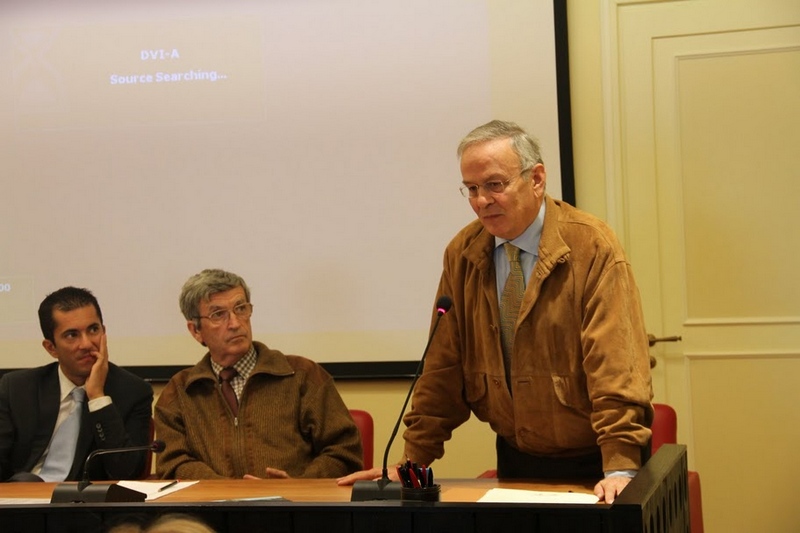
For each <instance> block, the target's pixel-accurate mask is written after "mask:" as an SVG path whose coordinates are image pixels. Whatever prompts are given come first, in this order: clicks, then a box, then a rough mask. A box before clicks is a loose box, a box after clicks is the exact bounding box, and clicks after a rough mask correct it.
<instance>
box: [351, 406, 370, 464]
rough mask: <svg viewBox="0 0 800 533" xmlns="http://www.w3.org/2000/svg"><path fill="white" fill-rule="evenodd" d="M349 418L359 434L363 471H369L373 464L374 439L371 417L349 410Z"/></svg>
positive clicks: (358, 410) (365, 413)
mask: <svg viewBox="0 0 800 533" xmlns="http://www.w3.org/2000/svg"><path fill="white" fill-rule="evenodd" d="M350 416H352V417H353V422H355V423H356V426H358V432H359V433H360V434H361V447H362V448H363V450H364V470H369V469H370V468H372V465H373V463H374V458H373V455H374V442H373V441H374V438H375V437H374V433H375V427H374V424H373V422H372V415H370V414H369V413H368V412H367V411H362V410H360V409H350Z"/></svg>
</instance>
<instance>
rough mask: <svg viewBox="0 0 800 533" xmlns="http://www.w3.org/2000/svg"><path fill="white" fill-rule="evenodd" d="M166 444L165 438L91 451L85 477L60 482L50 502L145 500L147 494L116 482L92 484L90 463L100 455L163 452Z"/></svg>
mask: <svg viewBox="0 0 800 533" xmlns="http://www.w3.org/2000/svg"><path fill="white" fill-rule="evenodd" d="M165 447H166V445H165V444H164V441H163V440H154V441H153V442H151V443H150V444H148V445H146V446H127V447H124V448H103V449H100V450H94V451H93V452H91V453H90V454H89V455H88V457H86V461H84V463H83V479H81V481H80V482H78V484H77V485H76V484H74V483H59V484H58V485H56V488H55V489H54V490H53V496H52V498H51V500H50V503H86V502H143V501H144V499H145V497H146V496H147V495H146V494H144V493H142V492H139V491H136V490H131V489H128V488H125V487H120V486H119V485H117V484H116V483H112V484H102V485H92V482H91V481H90V480H89V464H90V463H91V462H92V460H93V459H94V458H95V457H97V456H98V455H106V454H116V453H128V452H144V451H149V452H153V453H159V452H163V451H164V448H165Z"/></svg>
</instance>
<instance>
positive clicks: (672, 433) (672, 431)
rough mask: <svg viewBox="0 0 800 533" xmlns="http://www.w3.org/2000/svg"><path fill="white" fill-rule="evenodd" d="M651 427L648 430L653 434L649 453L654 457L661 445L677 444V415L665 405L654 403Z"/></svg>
mask: <svg viewBox="0 0 800 533" xmlns="http://www.w3.org/2000/svg"><path fill="white" fill-rule="evenodd" d="M653 409H654V410H655V416H654V417H653V425H652V426H651V427H650V430H651V431H652V432H653V437H652V440H651V441H650V453H651V454H652V455H655V454H656V452H657V451H658V449H659V448H660V447H661V445H662V444H677V443H678V415H677V414H676V413H675V409H673V408H672V407H670V406H669V405H667V404H665V403H654V404H653Z"/></svg>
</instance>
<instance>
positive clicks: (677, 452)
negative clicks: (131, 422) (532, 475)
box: [0, 445, 689, 533]
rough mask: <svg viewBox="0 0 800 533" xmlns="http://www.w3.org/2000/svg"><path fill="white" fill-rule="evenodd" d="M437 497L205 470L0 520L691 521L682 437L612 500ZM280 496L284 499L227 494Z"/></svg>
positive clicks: (280, 525) (457, 527) (591, 525)
mask: <svg viewBox="0 0 800 533" xmlns="http://www.w3.org/2000/svg"><path fill="white" fill-rule="evenodd" d="M439 483H440V484H441V486H442V493H441V501H440V502H437V503H407V502H399V501H374V502H350V492H351V488H350V487H339V486H337V485H336V483H335V481H334V480H331V479H289V480H279V479H269V480H204V481H200V482H199V483H197V484H195V485H193V486H191V487H188V488H186V489H184V490H181V491H179V492H175V493H173V494H169V495H167V496H164V497H163V498H160V499H158V500H156V501H153V502H146V503H91V504H89V503H84V504H45V505H30V504H28V505H20V504H10V505H9V504H6V505H2V506H0V530H2V531H3V532H4V533H16V532H40V531H41V532H48V533H50V532H59V533H60V532H73V531H75V532H78V531H80V532H81V533H84V532H92V531H102V530H103V528H102V526H103V524H104V523H107V522H108V521H109V520H111V519H113V518H115V517H119V516H120V515H124V514H136V513H140V514H146V515H152V516H155V515H158V514H162V513H168V512H170V513H172V512H182V513H189V514H192V515H195V516H198V517H200V518H202V519H203V520H205V521H206V522H208V523H209V524H210V525H211V526H212V527H214V528H215V529H216V530H217V531H218V532H220V533H227V532H238V531H247V532H251V531H252V532H261V531H264V532H266V531H269V532H287V533H294V532H307V531H324V532H325V533H339V532H342V533H361V532H370V533H372V532H387V533H394V532H415V533H417V532H437V533H438V532H448V531H453V532H459V533H461V532H466V533H469V532H482V531H509V532H510V531H515V532H516V531H529V532H553V531H570V532H584V531H585V532H597V533H612V532H617V531H624V532H644V533H662V532H664V533H666V532H670V533H672V532H679V531H681V532H684V531H688V530H689V510H688V509H689V507H688V489H687V461H686V447H685V446H679V445H664V446H662V447H661V448H660V449H659V451H658V453H657V454H656V455H654V456H653V457H652V458H651V459H650V461H649V462H648V463H647V464H646V465H645V467H644V468H642V470H641V471H640V472H639V474H638V475H637V476H636V477H635V478H634V479H633V480H632V481H631V483H630V484H629V485H628V487H627V488H626V489H625V490H624V491H623V492H622V494H620V495H619V497H618V498H617V500H616V501H615V502H614V504H613V505H606V504H596V505H571V504H558V505H554V504H520V503H514V504H505V503H475V502H476V500H478V499H479V498H480V497H481V496H482V495H483V494H484V493H485V492H486V491H487V490H489V489H491V488H494V487H502V488H518V489H526V490H550V491H552V490H555V491H566V490H572V491H576V492H587V493H591V492H592V487H593V485H594V481H591V480H587V481H586V482H585V483H552V482H542V481H536V480H526V481H508V480H497V479H444V480H439ZM54 486H55V484H53V483H4V484H0V498H47V499H49V497H50V495H51V494H52V492H53V488H54ZM263 496H281V497H283V498H286V499H287V500H289V501H258V502H253V501H249V502H243V501H238V502H237V501H230V500H231V499H234V498H236V499H241V498H254V497H263ZM219 500H227V501H219Z"/></svg>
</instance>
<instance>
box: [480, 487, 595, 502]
mask: <svg viewBox="0 0 800 533" xmlns="http://www.w3.org/2000/svg"><path fill="white" fill-rule="evenodd" d="M598 501H600V499H599V498H598V497H597V496H595V495H594V494H586V493H584V492H550V491H541V490H521V489H489V490H488V491H486V494H484V495H483V496H482V497H481V499H480V500H478V502H479V503H597V502H598Z"/></svg>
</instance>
